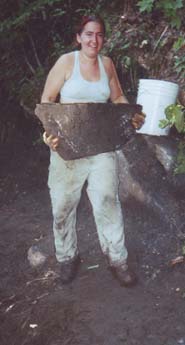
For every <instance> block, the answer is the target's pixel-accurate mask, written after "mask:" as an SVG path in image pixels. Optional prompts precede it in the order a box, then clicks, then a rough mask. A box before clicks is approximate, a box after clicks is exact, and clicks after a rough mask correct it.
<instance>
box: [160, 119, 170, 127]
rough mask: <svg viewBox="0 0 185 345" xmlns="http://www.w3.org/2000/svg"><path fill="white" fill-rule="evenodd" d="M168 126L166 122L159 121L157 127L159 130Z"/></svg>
mask: <svg viewBox="0 0 185 345" xmlns="http://www.w3.org/2000/svg"><path fill="white" fill-rule="evenodd" d="M168 125H169V121H168V120H165V119H164V120H160V121H159V127H160V128H165V127H166V126H168Z"/></svg>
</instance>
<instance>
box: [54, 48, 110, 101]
mask: <svg viewBox="0 0 185 345" xmlns="http://www.w3.org/2000/svg"><path fill="white" fill-rule="evenodd" d="M74 54H75V61H74V67H73V72H72V75H71V77H70V78H69V79H68V80H67V81H66V82H65V83H64V85H63V87H62V88H61V90H60V101H61V102H62V103H91V102H93V103H106V102H107V100H108V99H109V97H110V87H109V80H108V76H107V74H106V72H105V68H104V66H103V62H102V60H101V57H100V56H99V55H98V63H99V70H100V79H99V80H98V81H88V80H85V79H84V78H83V77H82V75H81V73H80V63H79V51H78V50H77V51H75V52H74Z"/></svg>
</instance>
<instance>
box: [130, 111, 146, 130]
mask: <svg viewBox="0 0 185 345" xmlns="http://www.w3.org/2000/svg"><path fill="white" fill-rule="evenodd" d="M145 117H146V115H145V114H144V113H139V114H138V113H136V114H134V116H133V118H132V125H133V126H134V128H135V129H140V128H141V127H142V125H143V124H144V122H145Z"/></svg>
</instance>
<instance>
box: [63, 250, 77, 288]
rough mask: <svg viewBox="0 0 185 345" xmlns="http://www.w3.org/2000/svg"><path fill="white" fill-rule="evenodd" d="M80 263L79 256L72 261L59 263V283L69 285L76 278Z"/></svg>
mask: <svg viewBox="0 0 185 345" xmlns="http://www.w3.org/2000/svg"><path fill="white" fill-rule="evenodd" d="M80 263H81V260H80V256H79V255H78V256H76V257H75V258H74V259H72V260H68V261H65V262H61V264H60V281H61V283H62V284H68V283H71V282H72V280H73V279H74V278H75V277H76V275H77V272H78V268H79V265H80Z"/></svg>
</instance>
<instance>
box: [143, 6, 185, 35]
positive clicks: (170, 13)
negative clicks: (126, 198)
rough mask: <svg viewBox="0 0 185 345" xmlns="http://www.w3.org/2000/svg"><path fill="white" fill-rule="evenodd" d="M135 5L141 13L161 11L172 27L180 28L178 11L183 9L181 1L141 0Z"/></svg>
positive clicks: (180, 21) (180, 20)
mask: <svg viewBox="0 0 185 345" xmlns="http://www.w3.org/2000/svg"><path fill="white" fill-rule="evenodd" d="M137 5H138V7H139V10H140V12H141V13H142V12H147V13H151V12H152V11H154V10H157V9H159V10H161V11H162V13H163V14H164V16H165V17H166V18H167V19H168V20H169V23H170V25H171V26H172V27H176V28H180V26H181V24H182V19H181V16H180V14H179V10H181V9H182V8H185V5H184V2H183V0H141V1H138V3H137ZM183 19H184V18H183Z"/></svg>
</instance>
